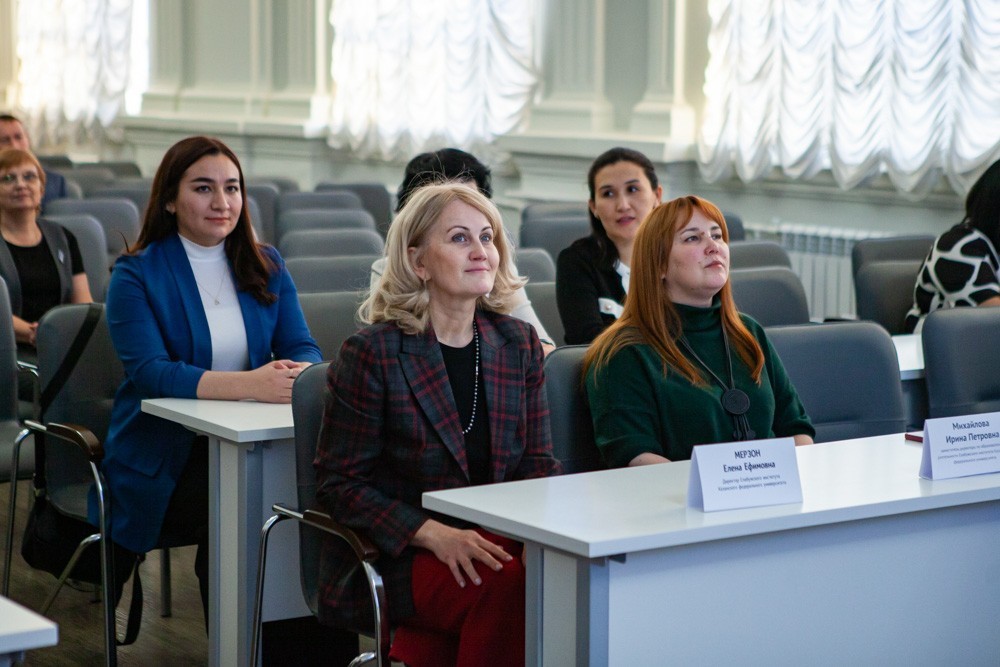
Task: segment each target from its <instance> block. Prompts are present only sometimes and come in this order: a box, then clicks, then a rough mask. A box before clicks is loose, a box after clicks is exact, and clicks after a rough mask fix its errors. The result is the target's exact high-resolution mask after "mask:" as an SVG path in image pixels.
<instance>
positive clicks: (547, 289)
mask: <svg viewBox="0 0 1000 667" xmlns="http://www.w3.org/2000/svg"><path fill="white" fill-rule="evenodd" d="M524 291H525V292H526V293H527V295H528V300H529V301H531V307H532V309H533V310H534V311H535V315H538V319H539V320H541V321H542V325H543V326H544V327H545V331H547V332H548V334H549V336H551V337H552V342H553V343H555V344H556V345H563V344H565V342H566V331H565V330H564V329H563V323H562V318H561V317H559V306H558V305H557V304H556V284H555V283H554V282H540V283H536V282H529V283H528V284H527V285H525V286H524Z"/></svg>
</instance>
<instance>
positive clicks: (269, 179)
mask: <svg viewBox="0 0 1000 667" xmlns="http://www.w3.org/2000/svg"><path fill="white" fill-rule="evenodd" d="M244 181H245V182H246V184H247V185H261V184H267V185H273V186H274V187H276V188H277V189H278V192H298V191H299V190H300V188H299V182H298V181H297V180H295V179H294V178H289V177H287V176H245V177H244Z"/></svg>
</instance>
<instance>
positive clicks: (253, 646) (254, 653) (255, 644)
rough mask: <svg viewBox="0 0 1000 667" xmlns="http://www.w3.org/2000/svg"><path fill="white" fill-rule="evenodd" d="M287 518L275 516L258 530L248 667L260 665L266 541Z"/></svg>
mask: <svg viewBox="0 0 1000 667" xmlns="http://www.w3.org/2000/svg"><path fill="white" fill-rule="evenodd" d="M287 518H288V517H285V516H282V515H280V514H275V515H274V516H272V517H271V518H270V519H268V520H267V521H265V522H264V527H263V528H261V529H260V552H259V554H258V555H257V558H258V560H257V592H256V594H255V595H254V602H253V636H252V637H251V640H250V667H257V665H259V664H260V623H261V618H262V616H263V607H264V569H265V567H266V562H265V561H266V560H267V539H268V537H270V536H271V528H272V527H274V525H275V524H277V523H278V522H279V521H282V520H284V519H287Z"/></svg>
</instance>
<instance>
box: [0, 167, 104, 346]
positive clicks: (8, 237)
mask: <svg viewBox="0 0 1000 667" xmlns="http://www.w3.org/2000/svg"><path fill="white" fill-rule="evenodd" d="M44 191H45V171H44V170H43V169H42V166H41V164H39V162H38V160H37V159H36V158H35V156H34V155H32V154H31V153H29V152H27V151H23V150H20V149H17V148H10V149H6V150H3V151H0V234H2V235H3V241H4V242H3V243H0V276H2V277H3V279H4V281H5V282H6V283H7V292H8V293H9V294H10V304H11V310H12V311H13V314H14V335H15V337H16V338H17V347H18V357H19V358H21V359H22V360H27V361H33V360H34V356H35V333H36V332H37V330H38V320H39V319H41V317H42V315H44V314H45V312H46V311H48V310H49V309H50V308H53V307H54V306H58V305H60V304H64V303H89V302H90V301H92V300H93V299H92V298H91V295H90V286H89V284H88V283H87V274H86V273H85V272H84V269H83V259H82V258H81V255H80V248H79V246H78V245H77V242H76V238H75V237H74V236H73V234H72V233H71V232H69V231H68V230H66V229H64V228H63V227H61V226H60V225H57V224H56V223H54V222H49V221H47V220H41V219H39V212H40V211H41V205H42V193H43V192H44Z"/></svg>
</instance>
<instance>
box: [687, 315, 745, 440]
mask: <svg viewBox="0 0 1000 667" xmlns="http://www.w3.org/2000/svg"><path fill="white" fill-rule="evenodd" d="M679 340H680V342H681V345H683V346H684V349H685V350H686V351H687V353H688V354H689V355H691V358H692V359H694V360H695V361H696V362H697V363H698V365H699V366H701V367H702V368H703V369H705V371H706V372H707V373H708V374H709V375H711V376H712V379H713V380H715V381H716V382H718V383H719V385H720V386H721V387H722V396H721V397H720V399H719V401H720V402H721V403H722V409H723V410H725V411H726V413H728V414H729V415H730V416H731V417H732V418H733V423H734V426H735V430H734V431H733V439H735V440H753V439H754V438H755V437H757V434H756V433H754V431H753V429H752V428H750V422H749V421H748V420H747V417H746V414H747V412H748V411H749V410H750V397H749V396H747V393H746V392H745V391H743V390H742V389H737V388H736V380H735V379H734V378H733V359H732V357H731V356H730V355H729V336H727V335H726V329H725V328H724V327H723V329H722V344H723V347H724V348H725V350H726V370H727V371H729V384H726V383H725V382H723V381H722V378H720V377H719V376H718V375H716V374H715V371H713V370H712V369H711V368H709V367H708V364H706V363H705V362H704V361H702V360H701V357H699V356H698V355H697V353H696V352H695V351H694V348H692V347H691V344H690V343H689V342H688V341H687V338H685V337H684V336H681V337H680V339H679Z"/></svg>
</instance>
